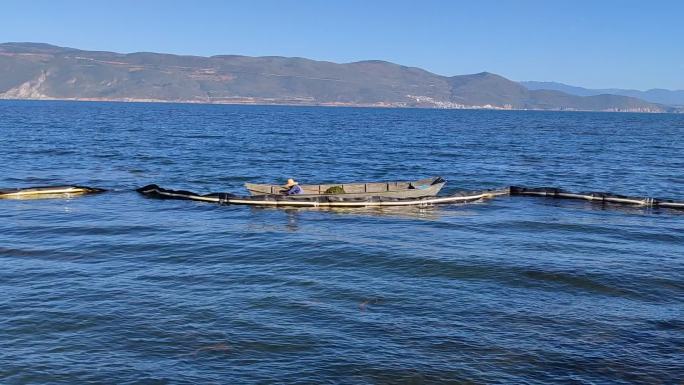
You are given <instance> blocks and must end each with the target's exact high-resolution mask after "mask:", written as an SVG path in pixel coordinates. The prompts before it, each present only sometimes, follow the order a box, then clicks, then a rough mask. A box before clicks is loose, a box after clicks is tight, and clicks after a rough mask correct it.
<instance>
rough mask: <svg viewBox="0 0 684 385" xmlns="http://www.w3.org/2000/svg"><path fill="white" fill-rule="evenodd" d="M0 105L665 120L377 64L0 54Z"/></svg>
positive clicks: (500, 83) (29, 51)
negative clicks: (515, 112) (470, 112)
mask: <svg viewBox="0 0 684 385" xmlns="http://www.w3.org/2000/svg"><path fill="white" fill-rule="evenodd" d="M0 98H5V99H73V100H121V101H168V102H196V103H250V104H303V105H341V106H390V107H431V108H492V109H547V110H596V111H648V112H665V111H668V110H669V109H670V108H669V107H666V106H662V105H658V104H654V103H648V102H644V101H642V100H639V99H635V98H630V97H625V96H615V95H599V96H590V97H582V96H576V95H569V94H566V93H563V92H559V91H547V90H529V89H527V88H526V87H524V86H522V85H520V84H518V83H516V82H513V81H510V80H508V79H505V78H503V77H501V76H498V75H495V74H491V73H486V72H483V73H480V74H474V75H461V76H454V77H445V76H439V75H436V74H433V73H430V72H428V71H425V70H422V69H420V68H413V67H405V66H401V65H397V64H393V63H389V62H383V61H361V62H355V63H346V64H338V63H331V62H325V61H314V60H308V59H303V58H285V57H246V56H213V57H197V56H179V55H167V54H157V53H146V52H142V53H132V54H120V53H114V52H99V51H82V50H77V49H73V48H63V47H56V46H52V45H47V44H37V43H5V44H0Z"/></svg>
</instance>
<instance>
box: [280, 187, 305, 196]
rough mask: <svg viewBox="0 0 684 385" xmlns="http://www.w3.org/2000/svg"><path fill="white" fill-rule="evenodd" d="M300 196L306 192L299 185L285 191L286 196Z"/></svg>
mask: <svg viewBox="0 0 684 385" xmlns="http://www.w3.org/2000/svg"><path fill="white" fill-rule="evenodd" d="M298 194H304V191H303V190H302V188H301V187H299V185H294V186H292V187H290V188H289V189H288V190H287V191H285V195H298Z"/></svg>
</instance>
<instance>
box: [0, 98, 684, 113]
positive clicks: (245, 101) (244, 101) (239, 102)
mask: <svg viewBox="0 0 684 385" xmlns="http://www.w3.org/2000/svg"><path fill="white" fill-rule="evenodd" d="M4 100H7V101H35V102H46V101H48V102H49V101H55V102H91V103H160V104H199V105H234V106H283V107H333V108H337V107H339V108H383V109H426V110H477V111H541V112H604V113H632V114H674V115H679V114H683V113H684V109H675V110H673V111H643V110H642V109H634V110H631V109H627V110H624V109H610V110H581V109H550V108H549V109H541V108H512V107H508V106H507V107H499V106H462V107H439V106H430V105H400V104H399V103H396V104H393V103H376V104H355V103H325V102H323V103H307V102H294V101H293V102H287V101H272V102H271V101H268V100H264V99H259V100H256V99H250V98H236V100H220V101H206V100H168V99H142V98H115V99H108V98H52V97H41V98H4V97H0V101H4Z"/></svg>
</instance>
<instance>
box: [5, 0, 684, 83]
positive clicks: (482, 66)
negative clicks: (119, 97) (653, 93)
mask: <svg viewBox="0 0 684 385" xmlns="http://www.w3.org/2000/svg"><path fill="white" fill-rule="evenodd" d="M0 6H1V7H0V41H2V42H7V41H35V42H46V43H52V44H56V45H63V46H69V47H75V48H82V49H94V50H107V51H118V52H135V51H155V52H169V53H178V54H192V55H203V56H206V55H216V54H242V55H256V56H260V55H282V56H301V57H307V58H312V59H318V60H330V61H335V62H349V61H356V60H366V59H382V60H388V61H392V62H396V63H399V64H404V65H409V66H417V67H421V68H425V69H427V70H430V71H432V72H435V73H438V74H442V75H458V74H465V73H476V72H481V71H489V72H494V73H497V74H500V75H503V76H506V77H508V78H510V79H513V80H553V81H560V82H564V83H568V84H572V85H579V86H585V87H593V88H604V87H619V88H636V89H647V88H669V89H684V22H682V20H683V19H684V1H679V0H675V1H648V2H647V1H630V0H623V1H618V0H597V1H584V0H573V1H560V0H547V1H526V0H518V1H514V0H510V1H494V0H491V1H448V0H443V1H429V0H422V1H418V0H415V1H400V0H395V1H382V0H376V1H372V0H366V1H354V0H347V1H341V0H340V1H324V0H311V1H303V0H302V1H291V0H280V1H259V0H254V1H227V0H226V1H211V0H204V1H173V0H167V1H156V0H138V1H127V0H118V1H95V0H91V1H69V0H62V1H40V0H34V1H26V0H22V1H14V0H3V2H2V3H1V4H0Z"/></svg>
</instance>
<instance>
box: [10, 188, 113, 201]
mask: <svg viewBox="0 0 684 385" xmlns="http://www.w3.org/2000/svg"><path fill="white" fill-rule="evenodd" d="M105 191H106V190H104V189H100V188H95V187H85V186H72V185H69V186H40V187H26V188H12V189H0V199H44V198H64V197H71V196H77V195H85V194H99V193H102V192H105Z"/></svg>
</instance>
